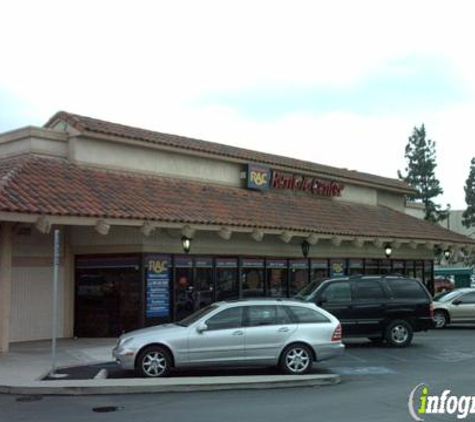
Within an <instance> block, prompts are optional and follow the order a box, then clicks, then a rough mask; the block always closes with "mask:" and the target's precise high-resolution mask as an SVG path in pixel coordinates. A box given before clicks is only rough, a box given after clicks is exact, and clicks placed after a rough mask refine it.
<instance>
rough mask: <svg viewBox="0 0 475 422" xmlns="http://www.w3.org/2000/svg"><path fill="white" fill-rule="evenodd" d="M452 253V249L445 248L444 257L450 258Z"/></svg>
mask: <svg viewBox="0 0 475 422" xmlns="http://www.w3.org/2000/svg"><path fill="white" fill-rule="evenodd" d="M451 255H452V251H451V250H450V249H448V248H447V249H445V250H444V258H445V259H447V260H448V259H449V258H450V256H451Z"/></svg>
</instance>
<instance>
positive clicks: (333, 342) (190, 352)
mask: <svg viewBox="0 0 475 422" xmlns="http://www.w3.org/2000/svg"><path fill="white" fill-rule="evenodd" d="M344 347H345V346H344V345H343V344H342V342H341V325H340V322H339V321H338V320H337V319H336V318H335V317H334V316H333V315H331V314H330V313H328V312H326V311H325V310H323V309H321V308H319V307H317V306H316V305H315V304H313V303H304V302H301V301H298V300H291V299H268V300H266V299H247V300H236V301H229V302H218V303H214V304H212V305H209V306H207V307H206V308H203V309H200V310H199V311H197V312H196V313H194V314H193V315H191V316H189V317H187V318H185V319H183V320H182V321H180V322H176V323H174V324H164V325H158V326H155V327H149V328H145V329H142V330H137V331H132V332H130V333H126V334H124V335H122V336H121V337H120V338H119V342H118V343H117V346H116V347H115V348H114V350H113V352H112V354H113V356H114V357H115V358H116V360H117V361H118V362H119V363H120V365H121V366H122V367H123V368H124V369H134V370H136V371H137V372H138V373H139V374H140V375H142V376H146V377H162V376H165V375H167V374H168V373H169V371H170V369H171V368H183V367H207V368H216V367H220V366H254V365H259V366H269V365H278V366H279V367H280V368H281V369H282V370H283V371H284V372H285V373H287V374H294V375H300V374H305V373H307V372H309V371H310V370H311V369H312V363H313V362H315V361H321V360H325V359H330V358H332V357H334V356H339V355H341V354H342V353H343V350H344Z"/></svg>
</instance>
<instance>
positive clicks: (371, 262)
mask: <svg viewBox="0 0 475 422" xmlns="http://www.w3.org/2000/svg"><path fill="white" fill-rule="evenodd" d="M364 272H365V274H366V275H372V274H379V260H378V259H366V260H365V271H364Z"/></svg>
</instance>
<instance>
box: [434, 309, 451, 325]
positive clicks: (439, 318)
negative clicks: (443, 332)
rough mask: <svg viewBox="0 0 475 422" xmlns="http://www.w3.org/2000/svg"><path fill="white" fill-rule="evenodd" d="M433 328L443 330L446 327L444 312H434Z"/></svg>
mask: <svg viewBox="0 0 475 422" xmlns="http://www.w3.org/2000/svg"><path fill="white" fill-rule="evenodd" d="M434 322H435V328H444V327H445V326H446V325H447V322H448V321H447V315H446V313H445V312H444V311H435V313H434Z"/></svg>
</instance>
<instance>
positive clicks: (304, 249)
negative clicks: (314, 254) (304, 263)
mask: <svg viewBox="0 0 475 422" xmlns="http://www.w3.org/2000/svg"><path fill="white" fill-rule="evenodd" d="M300 246H301V247H302V254H303V257H304V258H307V257H308V253H309V251H310V243H308V242H307V241H306V240H304V241H303V242H302V244H301V245H300Z"/></svg>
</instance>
